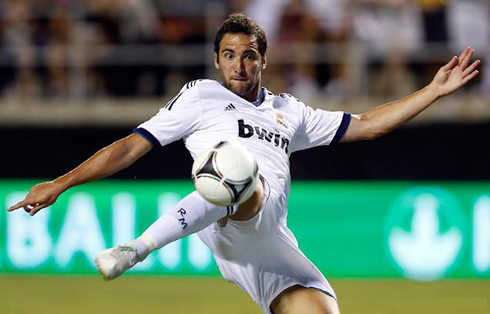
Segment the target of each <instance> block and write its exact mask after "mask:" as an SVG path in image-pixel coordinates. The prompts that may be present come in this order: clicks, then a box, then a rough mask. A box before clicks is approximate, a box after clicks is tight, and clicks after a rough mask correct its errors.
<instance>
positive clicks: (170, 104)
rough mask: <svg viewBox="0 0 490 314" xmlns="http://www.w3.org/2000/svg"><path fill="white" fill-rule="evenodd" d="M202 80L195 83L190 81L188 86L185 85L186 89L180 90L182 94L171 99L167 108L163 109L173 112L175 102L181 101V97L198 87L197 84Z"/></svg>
mask: <svg viewBox="0 0 490 314" xmlns="http://www.w3.org/2000/svg"><path fill="white" fill-rule="evenodd" d="M202 80H203V79H199V80H194V81H190V82H188V83H187V84H185V85H184V87H182V89H181V90H180V92H179V93H178V94H177V96H175V97H174V98H172V99H170V101H169V102H168V103H167V104H166V105H165V106H163V108H164V109H167V110H168V111H170V110H172V108H173V106H174V104H175V102H176V101H177V100H178V99H179V97H180V96H182V94H183V93H185V92H186V91H187V90H189V89H191V88H193V87H194V86H196V84H197V83H199V82H200V81H202Z"/></svg>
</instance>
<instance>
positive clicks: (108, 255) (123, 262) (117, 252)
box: [95, 245, 138, 280]
mask: <svg viewBox="0 0 490 314" xmlns="http://www.w3.org/2000/svg"><path fill="white" fill-rule="evenodd" d="M137 262H138V256H137V255H136V250H135V249H134V248H132V247H130V246H124V245H118V246H116V247H114V248H111V249H108V250H105V251H102V252H100V253H99V255H97V257H96V258H95V265H96V266H97V268H98V269H99V273H101V274H102V276H103V277H104V279H105V280H111V279H114V278H116V277H118V276H119V275H121V274H122V273H123V272H125V271H126V270H128V269H129V268H131V267H133V266H134V265H136V263H137Z"/></svg>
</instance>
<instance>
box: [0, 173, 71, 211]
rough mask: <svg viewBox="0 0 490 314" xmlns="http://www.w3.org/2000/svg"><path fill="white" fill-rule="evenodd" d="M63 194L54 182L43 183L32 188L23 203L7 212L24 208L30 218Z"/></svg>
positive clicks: (58, 185)
mask: <svg viewBox="0 0 490 314" xmlns="http://www.w3.org/2000/svg"><path fill="white" fill-rule="evenodd" d="M62 192H63V188H62V187H61V185H60V184H59V183H56V182H54V181H49V182H44V183H40V184H37V185H35V186H33V187H32V189H31V190H30V191H29V194H27V196H26V198H25V199H24V200H23V201H20V202H18V203H17V204H15V205H13V206H10V207H9V208H8V211H9V212H11V211H13V210H16V209H19V208H21V207H22V208H24V210H25V211H26V212H28V213H29V214H30V215H31V216H34V215H35V214H36V213H37V212H38V211H40V210H41V209H43V208H45V207H48V206H50V205H51V204H53V203H54V202H56V200H57V199H58V197H59V196H60V194H61V193H62Z"/></svg>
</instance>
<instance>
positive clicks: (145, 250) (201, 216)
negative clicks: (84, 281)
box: [95, 192, 236, 279]
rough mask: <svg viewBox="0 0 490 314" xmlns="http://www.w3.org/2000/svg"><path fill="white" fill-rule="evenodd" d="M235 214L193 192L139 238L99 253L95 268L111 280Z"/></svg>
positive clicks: (231, 210) (233, 207) (233, 210)
mask: <svg viewBox="0 0 490 314" xmlns="http://www.w3.org/2000/svg"><path fill="white" fill-rule="evenodd" d="M235 211H236V208H235V206H228V207H218V206H216V205H213V204H211V203H209V202H208V201H206V200H205V199H203V198H202V197H201V196H200V195H199V194H198V193H197V192H193V193H191V194H189V195H187V196H186V197H185V198H183V199H182V200H180V201H179V202H178V203H177V204H176V205H175V206H174V207H173V208H172V209H170V210H169V211H167V212H166V213H165V214H164V215H163V216H161V217H160V218H159V219H158V220H157V221H155V222H154V223H153V224H152V225H151V226H150V227H149V228H148V229H146V230H145V232H144V233H143V234H142V235H141V236H140V237H139V238H137V239H135V240H133V241H131V242H129V243H127V244H125V245H122V246H117V247H115V248H111V249H108V250H105V251H103V252H101V253H100V254H99V255H97V258H96V259H95V264H96V266H97V268H98V269H99V272H100V273H101V274H102V275H103V276H104V278H105V279H114V278H116V277H117V276H119V275H121V274H122V273H123V272H124V271H126V270H127V269H129V268H131V267H133V266H134V265H135V264H136V263H137V262H141V261H143V260H144V259H146V257H147V256H148V255H149V254H150V253H151V252H152V251H154V250H156V249H159V248H161V247H163V246H165V245H167V244H169V243H171V242H173V241H175V240H178V239H180V238H183V237H185V236H188V235H190V234H193V233H196V232H198V231H200V230H202V229H204V228H206V227H207V226H209V225H210V224H212V223H214V222H216V221H217V220H218V219H220V218H223V217H226V216H227V215H231V214H233V213H234V212H235Z"/></svg>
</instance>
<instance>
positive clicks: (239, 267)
mask: <svg viewBox="0 0 490 314" xmlns="http://www.w3.org/2000/svg"><path fill="white" fill-rule="evenodd" d="M264 185H265V189H264V195H265V196H264V200H263V203H262V208H261V210H260V212H259V213H258V214H257V215H256V216H255V217H254V218H252V219H250V220H248V221H236V220H231V219H228V223H227V224H226V226H224V227H220V226H219V225H218V224H217V223H214V224H212V225H210V226H209V227H207V228H205V229H204V230H202V231H200V232H199V233H198V235H199V237H200V238H201V240H202V241H203V242H204V243H205V244H206V245H207V246H208V247H209V248H210V249H211V250H212V251H213V254H214V257H215V259H216V262H217V264H218V267H219V269H220V271H221V274H222V275H223V277H224V278H225V279H226V280H228V281H231V282H234V283H235V284H237V285H238V286H239V287H240V288H242V289H243V290H245V291H246V292H247V293H248V294H249V295H250V296H251V297H252V298H253V300H254V301H255V302H256V303H258V304H259V306H260V307H261V308H262V310H263V311H264V313H271V311H270V308H269V307H270V304H271V302H272V301H273V300H274V298H276V297H277V296H278V295H279V294H280V293H281V292H282V291H284V290H285V289H287V288H288V287H291V286H294V285H300V286H304V287H308V288H315V289H319V290H321V291H323V292H325V293H327V294H328V295H330V296H332V297H334V298H335V299H337V297H336V295H335V292H334V290H333V289H332V287H331V285H330V284H329V283H328V281H327V280H326V279H325V277H324V276H323V275H322V273H321V272H320V271H319V270H318V269H317V268H316V267H315V265H313V263H312V262H311V261H310V260H309V259H308V258H307V257H306V256H305V255H304V254H303V252H301V250H300V249H299V248H298V244H297V242H296V238H295V237H294V235H293V234H292V232H291V231H290V230H289V229H288V228H287V226H286V210H285V206H286V197H285V196H283V197H281V195H283V194H281V193H277V192H278V191H274V189H273V188H271V187H270V186H268V185H267V183H266V184H264ZM282 193H284V192H282Z"/></svg>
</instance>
